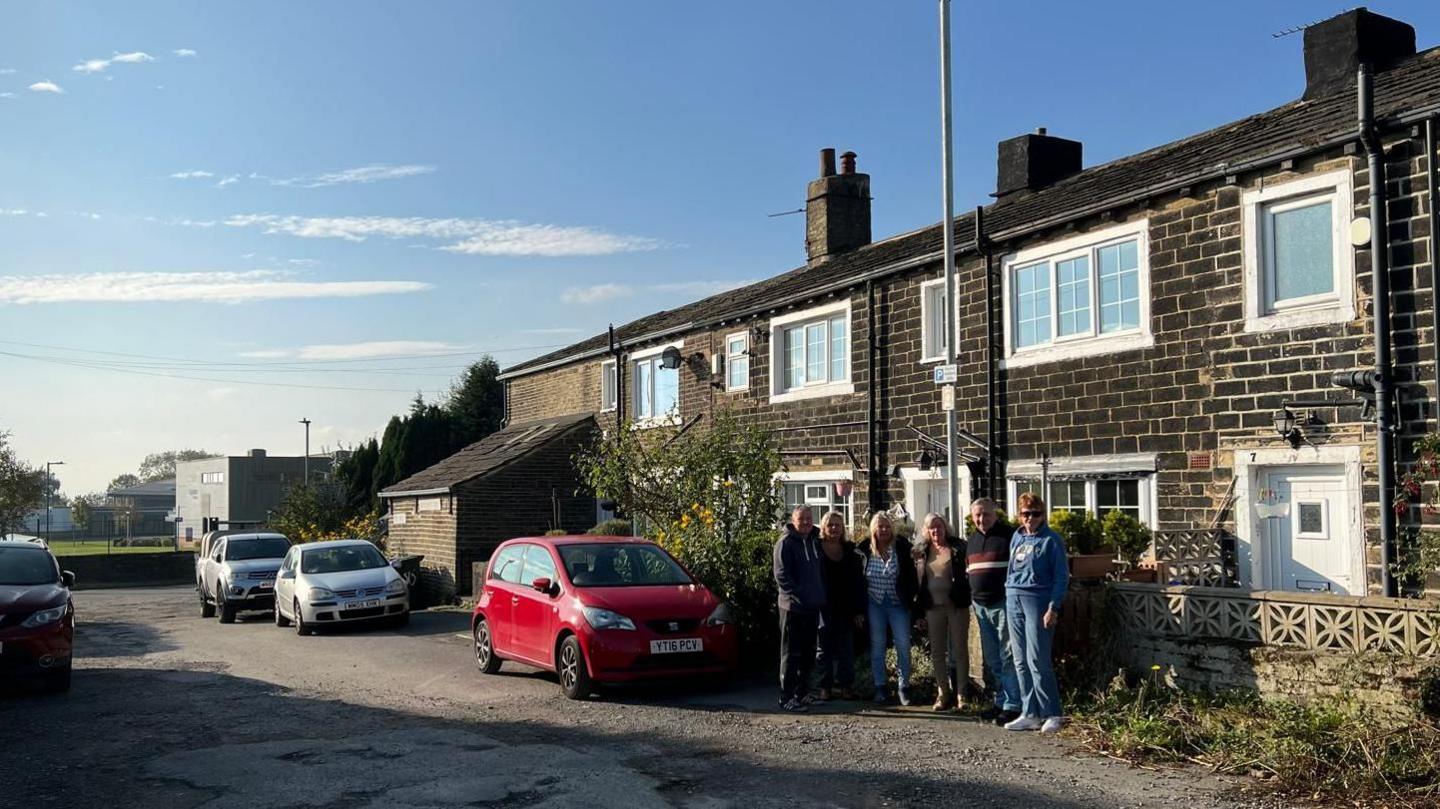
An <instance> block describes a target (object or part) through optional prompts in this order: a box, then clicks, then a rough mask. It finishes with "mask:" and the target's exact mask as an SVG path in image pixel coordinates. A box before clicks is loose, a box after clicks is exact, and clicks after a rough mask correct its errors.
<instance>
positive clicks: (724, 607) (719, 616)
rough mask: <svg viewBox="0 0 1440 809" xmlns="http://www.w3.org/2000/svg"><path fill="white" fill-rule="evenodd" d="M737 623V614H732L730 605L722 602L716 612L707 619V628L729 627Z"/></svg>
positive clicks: (716, 607)
mask: <svg viewBox="0 0 1440 809" xmlns="http://www.w3.org/2000/svg"><path fill="white" fill-rule="evenodd" d="M734 623H735V613H733V612H731V610H730V605H729V604H726V603H725V602H723V601H722V602H720V603H719V604H717V605H716V606H715V611H714V612H712V613H710V617H709V618H706V619H705V625H706V626H729V625H732V624H734Z"/></svg>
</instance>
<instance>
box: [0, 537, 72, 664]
mask: <svg viewBox="0 0 1440 809" xmlns="http://www.w3.org/2000/svg"><path fill="white" fill-rule="evenodd" d="M74 583H75V574H73V573H71V572H70V571H68V570H66V571H62V570H61V569H60V565H59V563H58V562H56V561H55V556H54V554H52V553H50V551H49V550H48V549H46V548H45V547H44V546H42V545H37V544H35V543H33V542H14V541H0V677H5V678H9V677H23V678H39V679H41V680H43V681H44V683H45V687H46V688H47V689H48V690H50V691H69V690H70V663H71V653H72V650H73V649H74V645H75V604H74V602H73V601H72V600H71V598H70V587H71V586H72V585H73V584H74Z"/></svg>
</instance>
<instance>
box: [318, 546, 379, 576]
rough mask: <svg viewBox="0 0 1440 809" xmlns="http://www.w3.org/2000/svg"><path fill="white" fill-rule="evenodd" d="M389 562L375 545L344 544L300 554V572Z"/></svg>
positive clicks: (340, 570)
mask: <svg viewBox="0 0 1440 809" xmlns="http://www.w3.org/2000/svg"><path fill="white" fill-rule="evenodd" d="M388 564H389V562H386V561H385V557H383V556H381V555H380V551H377V550H375V546H374V545H342V546H340V547H338V548H316V549H315V550H311V551H305V552H303V553H301V554H300V572H301V573H305V574H308V575H313V574H316V573H340V572H342V571H346V570H369V569H371V568H376V567H385V566H386V565H388Z"/></svg>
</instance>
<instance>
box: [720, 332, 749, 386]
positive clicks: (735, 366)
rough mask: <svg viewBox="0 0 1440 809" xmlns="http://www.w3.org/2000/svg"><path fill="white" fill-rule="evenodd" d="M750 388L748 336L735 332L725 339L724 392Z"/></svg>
mask: <svg viewBox="0 0 1440 809" xmlns="http://www.w3.org/2000/svg"><path fill="white" fill-rule="evenodd" d="M749 387H750V335H749V333H748V332H743V331H742V332H736V333H735V334H732V335H730V336H728V337H726V338H725V390H728V391H740V390H745V389H746V388H749Z"/></svg>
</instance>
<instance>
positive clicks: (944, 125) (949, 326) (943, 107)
mask: <svg viewBox="0 0 1440 809" xmlns="http://www.w3.org/2000/svg"><path fill="white" fill-rule="evenodd" d="M950 95H951V93H950V0H940V140H941V147H940V162H941V175H942V179H941V186H942V193H943V195H944V197H945V219H944V236H945V238H944V245H945V261H944V268H945V321H944V322H945V337H946V339H945V342H946V351H945V354H946V357H945V362H947V363H949V364H950V365H954V364H956V363H957V362H958V361H959V356H960V324H959V322H958V321H959V318H958V317H956V313H957V312H958V311H959V307H958V306H956V305H955V304H956V296H955V157H954V150H953V147H952V145H951V144H952V141H953V137H952V134H951V128H950ZM953 395H954V394H953V393H952V394H951V397H952V398H951V401H953ZM959 429H960V424H959V421H958V414H957V413H956V412H955V408H954V406H952V407H951V408H950V410H949V411H948V412H947V413H946V414H945V460H946V461H947V463H946V470H945V476H946V483H947V484H948V488H949V490H950V492H949V494H950V497H949V501H948V502H949V512H950V513H949V518H950V521H951V524H952V525H956V526H957V527H956V530H957V531H958V530H960V526H963V524H964V521H963V519H962V518H961V517H960V470H959V468H958V467H959V464H957V463H956V460H957V458H956V456H957V455H958V453H957V452H956V450H957V449H958V448H957V446H956V439H957V438H958V433H959Z"/></svg>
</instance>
